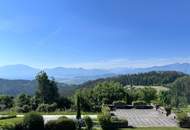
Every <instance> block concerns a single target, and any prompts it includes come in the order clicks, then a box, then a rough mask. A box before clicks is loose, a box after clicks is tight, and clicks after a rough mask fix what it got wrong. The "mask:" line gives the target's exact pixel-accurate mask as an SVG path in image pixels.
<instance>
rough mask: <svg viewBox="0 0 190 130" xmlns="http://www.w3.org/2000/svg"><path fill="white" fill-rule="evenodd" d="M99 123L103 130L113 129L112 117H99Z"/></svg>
mask: <svg viewBox="0 0 190 130" xmlns="http://www.w3.org/2000/svg"><path fill="white" fill-rule="evenodd" d="M98 121H99V123H100V126H101V128H102V129H103V130H112V129H113V128H112V127H111V116H110V115H104V114H102V115H99V116H98Z"/></svg>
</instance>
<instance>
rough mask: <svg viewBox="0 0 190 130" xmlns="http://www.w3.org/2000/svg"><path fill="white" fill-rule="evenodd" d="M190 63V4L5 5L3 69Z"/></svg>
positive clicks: (168, 0)
mask: <svg viewBox="0 0 190 130" xmlns="http://www.w3.org/2000/svg"><path fill="white" fill-rule="evenodd" d="M175 62H190V1H189V0H0V66H3V65H7V64H26V65H30V66H33V67H54V66H65V67H84V68H113V67H146V66H152V65H163V64H168V63H175Z"/></svg>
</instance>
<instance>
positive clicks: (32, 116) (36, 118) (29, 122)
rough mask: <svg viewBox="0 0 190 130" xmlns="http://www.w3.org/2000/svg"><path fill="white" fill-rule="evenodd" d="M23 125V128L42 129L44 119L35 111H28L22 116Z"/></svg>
mask: <svg viewBox="0 0 190 130" xmlns="http://www.w3.org/2000/svg"><path fill="white" fill-rule="evenodd" d="M23 127H24V129H25V130H43V129H44V119H43V117H42V116H41V115H39V114H36V113H28V114H26V115H25V116H24V119H23Z"/></svg>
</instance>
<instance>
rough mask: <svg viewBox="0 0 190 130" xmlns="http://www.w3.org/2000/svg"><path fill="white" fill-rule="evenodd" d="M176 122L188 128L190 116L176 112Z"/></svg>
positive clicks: (189, 126)
mask: <svg viewBox="0 0 190 130" xmlns="http://www.w3.org/2000/svg"><path fill="white" fill-rule="evenodd" d="M177 119H178V124H179V126H180V127H182V128H190V117H188V115H187V113H184V112H182V113H178V114H177Z"/></svg>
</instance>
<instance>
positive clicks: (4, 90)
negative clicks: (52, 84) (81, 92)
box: [0, 79, 77, 96]
mask: <svg viewBox="0 0 190 130" xmlns="http://www.w3.org/2000/svg"><path fill="white" fill-rule="evenodd" d="M36 86H37V83H36V81H35V80H7V79H0V95H12V96H15V95H18V94H20V93H27V94H29V95H33V94H34V93H35V90H36ZM76 87H77V86H75V85H67V84H64V83H58V88H59V92H60V94H61V95H64V96H68V95H71V94H72V93H73V91H74V90H75V89H76Z"/></svg>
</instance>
